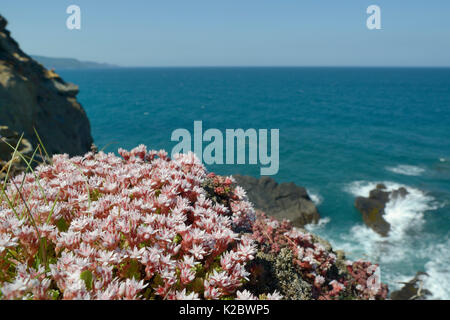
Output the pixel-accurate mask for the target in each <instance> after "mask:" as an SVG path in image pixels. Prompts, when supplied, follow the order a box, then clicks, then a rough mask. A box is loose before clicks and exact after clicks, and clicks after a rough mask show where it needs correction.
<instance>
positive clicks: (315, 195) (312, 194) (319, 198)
mask: <svg viewBox="0 0 450 320" xmlns="http://www.w3.org/2000/svg"><path fill="white" fill-rule="evenodd" d="M306 191H307V193H308V195H309V197H310V198H311V200H312V202H314V204H315V205H316V206H318V205H320V204H321V203H322V201H323V198H322V196H321V195H320V194H319V193H318V192H312V191H311V190H309V189H307V190H306Z"/></svg>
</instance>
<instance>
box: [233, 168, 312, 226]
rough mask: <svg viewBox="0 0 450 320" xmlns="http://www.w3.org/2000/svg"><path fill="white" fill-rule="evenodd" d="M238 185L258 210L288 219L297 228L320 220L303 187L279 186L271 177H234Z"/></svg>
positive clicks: (285, 184) (289, 184)
mask: <svg viewBox="0 0 450 320" xmlns="http://www.w3.org/2000/svg"><path fill="white" fill-rule="evenodd" d="M233 177H234V178H235V179H236V183H237V184H238V185H239V186H241V187H242V188H244V189H245V190H246V191H247V196H248V198H249V200H250V201H251V202H252V203H253V204H254V206H255V208H256V209H259V210H261V211H264V212H266V213H267V214H268V215H270V216H273V217H275V218H277V219H279V220H282V219H288V220H290V221H292V223H293V224H294V225H295V226H296V227H303V226H305V225H306V224H310V223H317V222H318V221H319V219H320V215H319V212H318V211H317V208H316V206H315V205H314V203H313V202H312V200H311V198H310V197H309V195H308V193H307V191H306V189H305V188H303V187H299V186H297V185H295V184H294V183H292V182H291V183H280V184H278V183H277V182H276V181H275V180H274V179H272V178H270V177H261V178H260V179H257V178H254V177H250V176H241V175H233Z"/></svg>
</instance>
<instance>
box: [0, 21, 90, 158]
mask: <svg viewBox="0 0 450 320" xmlns="http://www.w3.org/2000/svg"><path fill="white" fill-rule="evenodd" d="M6 25H7V21H6V19H5V18H3V17H2V16H1V15H0V126H7V127H8V128H9V129H11V130H13V131H16V132H17V133H19V134H22V133H24V138H25V139H27V140H28V141H30V143H31V144H32V146H36V145H37V144H38V139H37V137H36V135H35V133H34V128H36V130H37V131H38V133H39V135H40V137H41V139H42V141H43V143H44V145H45V147H46V149H47V151H48V152H49V153H50V154H56V153H68V154H69V155H71V156H74V155H81V154H84V153H86V152H87V151H89V150H90V148H91V145H92V143H93V139H92V136H91V129H90V124H89V120H88V118H87V116H86V113H85V111H84V109H83V108H82V106H81V105H80V104H79V103H78V101H77V99H76V95H77V94H78V87H77V86H76V85H73V84H69V83H66V82H64V80H63V79H61V77H59V76H58V75H57V74H56V73H55V72H53V71H50V70H47V69H45V68H44V67H43V66H42V65H40V64H39V63H37V62H36V61H34V60H33V59H32V58H30V56H28V55H27V54H25V53H24V52H23V51H22V50H21V49H20V47H19V45H18V44H17V42H16V41H15V40H14V39H13V38H12V37H11V35H10V32H9V31H8V30H7V29H6ZM43 41H45V40H44V39H43ZM0 143H1V142H0ZM3 160H8V159H3Z"/></svg>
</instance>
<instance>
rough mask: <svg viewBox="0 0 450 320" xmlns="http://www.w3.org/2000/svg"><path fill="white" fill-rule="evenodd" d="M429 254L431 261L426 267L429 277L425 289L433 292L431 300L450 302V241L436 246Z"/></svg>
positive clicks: (425, 282) (425, 281)
mask: <svg viewBox="0 0 450 320" xmlns="http://www.w3.org/2000/svg"><path fill="white" fill-rule="evenodd" d="M429 254H430V256H431V261H430V262H428V263H427V264H426V265H425V271H426V273H427V274H428V277H426V278H425V280H424V288H426V289H428V290H429V291H431V293H432V297H431V299H435V300H436V299H439V300H450V277H449V275H450V239H447V241H446V242H444V243H440V244H438V245H435V246H434V247H433V248H432V250H430V251H429Z"/></svg>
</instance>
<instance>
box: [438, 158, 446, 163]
mask: <svg viewBox="0 0 450 320" xmlns="http://www.w3.org/2000/svg"><path fill="white" fill-rule="evenodd" d="M439 161H440V162H447V159H445V158H439Z"/></svg>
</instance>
